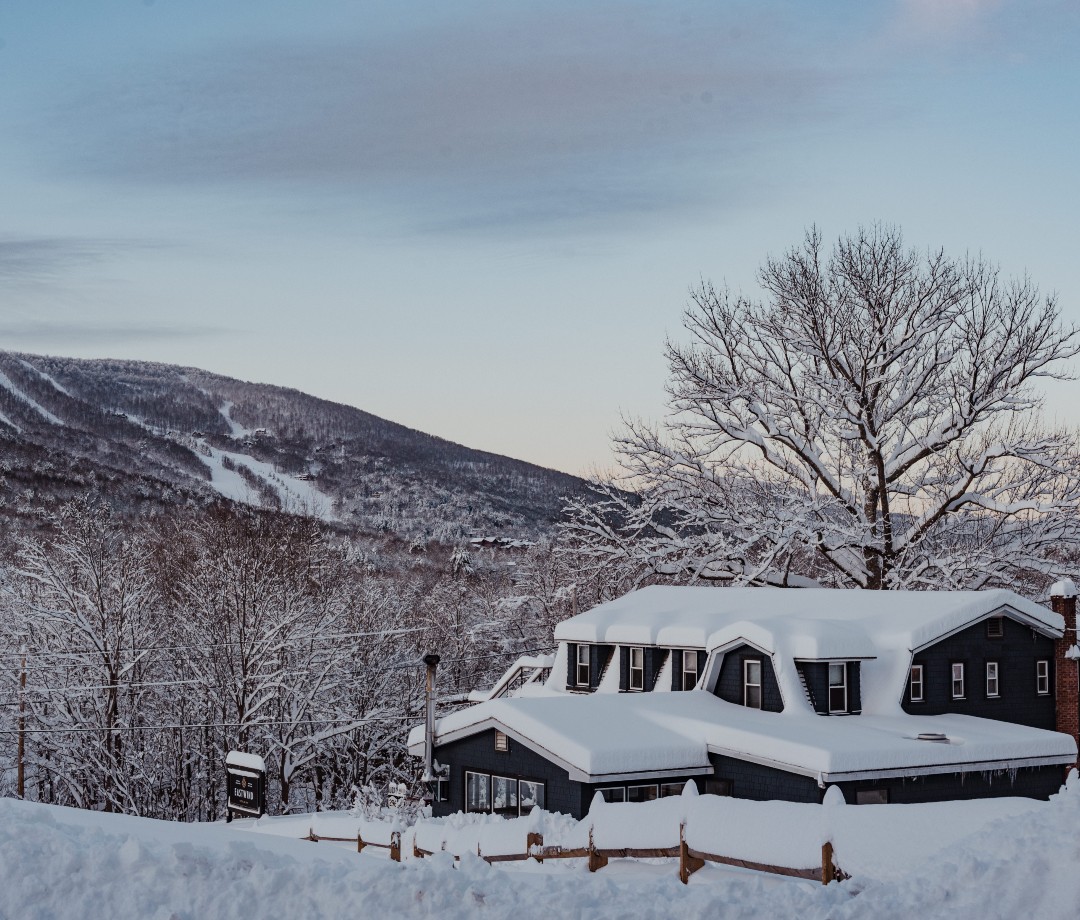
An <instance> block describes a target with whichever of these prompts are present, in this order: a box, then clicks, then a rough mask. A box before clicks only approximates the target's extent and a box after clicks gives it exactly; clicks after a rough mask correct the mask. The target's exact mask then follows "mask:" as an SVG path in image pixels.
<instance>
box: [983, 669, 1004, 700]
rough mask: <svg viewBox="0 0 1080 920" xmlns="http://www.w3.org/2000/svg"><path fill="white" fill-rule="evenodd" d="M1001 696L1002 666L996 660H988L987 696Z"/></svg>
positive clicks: (989, 697) (992, 697) (991, 697)
mask: <svg viewBox="0 0 1080 920" xmlns="http://www.w3.org/2000/svg"><path fill="white" fill-rule="evenodd" d="M999 696H1001V668H999V667H998V663H997V662H996V661H988V662H986V697H987V699H996V698H997V697H999Z"/></svg>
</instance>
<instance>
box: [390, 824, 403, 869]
mask: <svg viewBox="0 0 1080 920" xmlns="http://www.w3.org/2000/svg"><path fill="white" fill-rule="evenodd" d="M390 858H391V859H392V860H393V861H394V862H401V831H394V832H393V833H391V834H390Z"/></svg>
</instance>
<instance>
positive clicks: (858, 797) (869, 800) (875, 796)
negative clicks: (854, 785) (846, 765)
mask: <svg viewBox="0 0 1080 920" xmlns="http://www.w3.org/2000/svg"><path fill="white" fill-rule="evenodd" d="M855 804H856V805H888V804H889V790H888V789H857V790H855Z"/></svg>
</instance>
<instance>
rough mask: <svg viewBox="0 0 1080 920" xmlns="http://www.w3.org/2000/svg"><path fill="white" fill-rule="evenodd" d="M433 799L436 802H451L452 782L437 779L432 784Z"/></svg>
mask: <svg viewBox="0 0 1080 920" xmlns="http://www.w3.org/2000/svg"><path fill="white" fill-rule="evenodd" d="M431 799H432V801H434V802H449V801H450V780H448V779H437V780H435V782H433V783H432V784H431Z"/></svg>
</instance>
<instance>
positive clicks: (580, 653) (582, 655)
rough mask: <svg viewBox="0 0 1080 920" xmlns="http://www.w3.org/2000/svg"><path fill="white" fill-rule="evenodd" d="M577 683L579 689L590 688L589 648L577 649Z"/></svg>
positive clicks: (583, 646)
mask: <svg viewBox="0 0 1080 920" xmlns="http://www.w3.org/2000/svg"><path fill="white" fill-rule="evenodd" d="M575 679H576V683H577V685H578V686H579V687H587V686H589V646H587V645H579V646H578V647H577V669H576V674H575Z"/></svg>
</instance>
